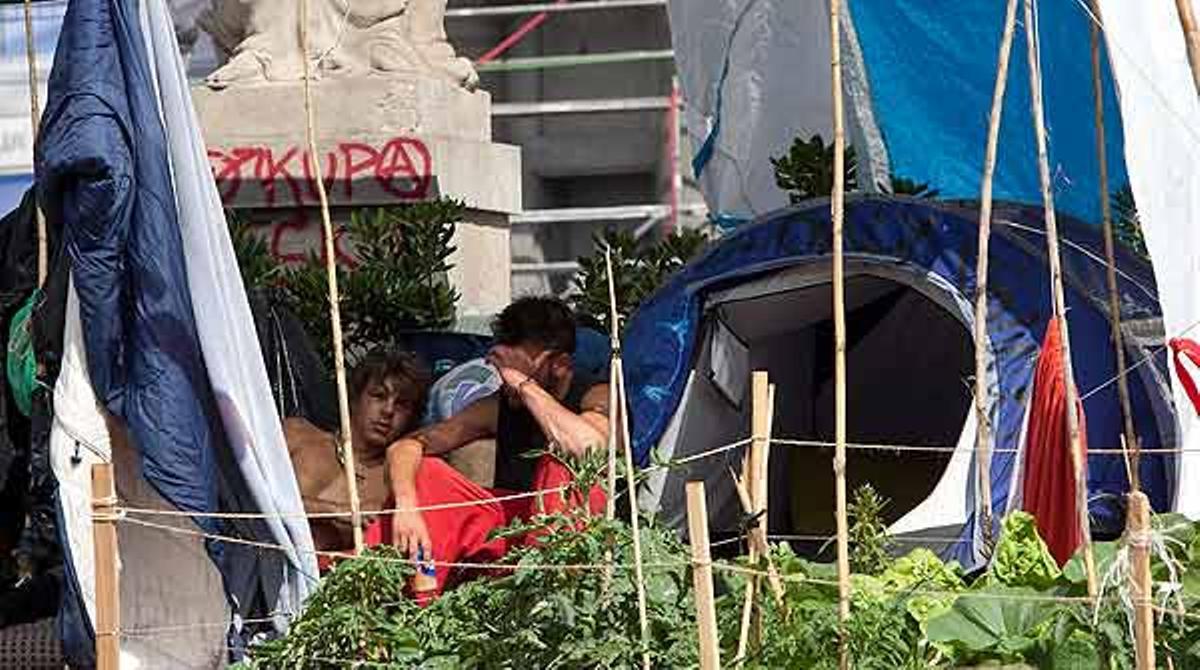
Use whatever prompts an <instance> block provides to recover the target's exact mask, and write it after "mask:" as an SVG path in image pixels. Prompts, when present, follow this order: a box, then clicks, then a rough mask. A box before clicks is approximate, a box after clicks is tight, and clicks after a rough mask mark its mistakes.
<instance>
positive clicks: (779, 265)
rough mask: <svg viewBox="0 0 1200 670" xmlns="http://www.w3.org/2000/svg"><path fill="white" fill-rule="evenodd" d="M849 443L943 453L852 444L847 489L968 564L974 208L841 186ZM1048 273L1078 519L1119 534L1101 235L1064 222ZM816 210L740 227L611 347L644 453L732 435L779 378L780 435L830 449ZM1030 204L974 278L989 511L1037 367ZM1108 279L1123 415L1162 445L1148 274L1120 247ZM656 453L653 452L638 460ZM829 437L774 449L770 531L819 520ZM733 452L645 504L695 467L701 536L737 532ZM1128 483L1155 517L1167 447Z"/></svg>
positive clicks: (813, 206)
mask: <svg viewBox="0 0 1200 670" xmlns="http://www.w3.org/2000/svg"><path fill="white" fill-rule="evenodd" d="M845 226H846V227H845V244H846V259H847V260H846V276H847V279H846V300H847V315H848V316H847V319H848V329H849V333H848V337H849V341H848V353H847V357H848V370H849V382H848V391H847V392H848V398H849V415H848V423H849V437H850V441H851V442H852V443H862V444H890V445H913V446H924V447H943V448H944V450H940V451H929V452H924V451H922V452H913V451H903V452H901V451H892V450H883V449H852V450H851V451H850V454H849V459H848V466H847V475H848V481H849V486H850V487H851V489H852V490H853V488H854V487H855V486H857V485H858V484H860V483H863V482H867V481H869V482H871V483H872V485H874V486H875V488H876V489H877V490H878V491H880V493H882V494H883V495H884V496H885V497H887V498H888V499H889V500H890V504H889V506H888V508H887V510H886V514H887V519H888V521H889V523H890V524H891V531H892V532H893V533H894V534H895V535H896V536H897V537H899V538H900V539H901V540H902V541H913V542H918V543H921V544H924V545H926V546H931V547H932V548H935V549H937V550H940V551H941V552H942V553H943V554H944V555H945V556H947V557H950V558H956V559H958V560H960V561H961V562H962V563H963V564H964V565H968V566H971V565H976V564H978V563H979V560H980V549H981V543H980V542H979V534H978V528H977V526H978V524H977V523H976V515H977V509H978V507H979V505H978V503H977V501H976V499H975V491H974V488H975V487H974V485H973V481H974V474H973V473H974V469H975V465H974V459H975V456H974V443H975V413H974V411H973V410H972V407H971V397H972V388H973V382H972V376H973V374H974V346H973V342H972V335H971V333H972V327H973V322H974V316H973V310H972V304H971V303H972V296H973V293H974V286H975V278H974V268H975V256H976V249H977V243H978V241H977V230H978V212H977V208H976V207H975V206H974V205H973V204H972V203H965V202H964V203H934V202H932V201H925V200H916V199H908V198H899V197H884V196H862V197H857V198H850V199H849V200H848V202H847V208H846V223H845ZM1060 226H1061V229H1062V230H1063V231H1064V232H1063V236H1064V238H1065V239H1064V240H1063V247H1062V248H1063V252H1062V253H1063V267H1064V273H1065V280H1066V287H1067V293H1068V295H1067V302H1068V308H1069V319H1070V325H1071V338H1072V349H1073V360H1074V363H1075V374H1076V380H1077V384H1078V386H1079V389H1080V393H1081V395H1082V397H1083V399H1084V411H1085V413H1086V419H1087V433H1088V435H1087V436H1088V444H1089V447H1090V448H1091V449H1093V450H1095V451H1097V452H1107V453H1092V454H1090V455H1089V458H1088V486H1089V491H1090V495H1089V500H1090V511H1091V513H1092V517H1093V521H1094V523H1095V524H1098V525H1099V526H1101V527H1102V528H1103V527H1119V523H1120V517H1121V515H1122V514H1121V504H1122V503H1121V497H1120V495H1119V494H1120V493H1122V492H1124V491H1125V490H1126V489H1127V486H1128V484H1127V474H1126V465H1125V459H1124V457H1123V456H1122V455H1121V454H1119V453H1113V450H1116V449H1119V447H1120V438H1119V436H1120V433H1121V410H1120V406H1119V403H1118V400H1117V397H1116V385H1115V384H1113V383H1112V379H1113V376H1114V374H1115V364H1114V359H1115V355H1114V352H1113V349H1112V345H1111V343H1110V336H1109V332H1110V331H1109V328H1110V325H1109V318H1108V308H1107V302H1106V301H1107V288H1106V284H1105V263H1104V255H1103V245H1102V241H1101V238H1100V235H1099V231H1098V230H1096V229H1095V228H1094V227H1089V226H1085V225H1083V224H1081V223H1080V222H1078V221H1076V220H1073V219H1070V218H1068V217H1062V218H1061V219H1060ZM830 230H831V227H830V222H829V206H828V203H827V202H826V201H813V202H811V203H809V204H806V205H803V206H801V207H799V208H792V209H786V210H781V211H779V212H776V213H774V214H770V215H767V216H765V217H762V218H760V219H759V220H758V221H757V222H755V223H754V224H751V225H747V226H744V227H741V228H739V229H737V230H736V231H735V232H733V233H732V234H730V235H728V236H726V237H724V238H723V239H721V240H720V241H719V242H718V243H716V244H715V245H714V247H713V248H712V249H710V250H709V251H708V252H707V253H706V254H705V255H703V256H702V257H700V258H699V259H697V260H695V261H693V262H692V263H690V264H689V265H688V266H686V267H685V268H684V269H683V270H682V271H680V272H679V273H678V274H677V275H676V276H674V277H673V278H672V279H671V281H669V282H668V284H667V285H666V286H665V287H663V288H662V289H661V290H660V291H658V292H657V293H656V294H655V295H654V296H653V297H652V298H651V299H650V300H648V301H646V302H645V303H644V304H643V305H642V307H641V308H640V309H639V311H638V312H637V313H636V315H635V316H634V317H633V318H632V320H631V321H630V323H629V326H628V330H627V334H626V337H625V342H624V354H625V365H626V370H627V374H628V383H629V393H630V403H631V406H632V411H631V417H632V419H633V422H632V423H633V436H632V441H633V445H634V450H635V454H636V456H637V458H638V459H639V461H640V462H641V463H642V464H643V465H646V464H649V463H650V462H651V461H652V460H659V459H661V460H670V459H678V458H680V457H683V456H687V455H689V454H696V453H699V452H702V451H705V450H708V449H713V448H717V447H720V446H721V445H724V444H728V443H733V442H736V441H738V440H739V439H741V438H744V437H746V435H747V434H748V431H749V418H750V417H749V415H750V403H749V398H748V385H749V384H748V381H749V372H750V371H751V370H755V369H765V370H768V371H769V372H770V375H771V381H772V382H773V383H774V384H776V385H777V397H776V405H775V413H774V416H775V420H774V436H775V437H776V438H784V439H792V440H799V441H808V442H814V443H829V442H831V441H832V439H833V400H832V392H833V368H832V352H833V345H832V322H831V319H832V316H831V314H832V296H831V288H832V287H831V283H830V282H831V270H830V268H831V256H830V254H829V250H830V247H831V240H830ZM1043 231H1044V227H1043V224H1042V212H1041V209H1040V207H1030V206H1020V205H1008V204H998V205H997V207H996V209H995V213H994V224H993V237H992V241H991V249H992V250H991V268H992V270H991V273H990V277H989V287H988V293H989V314H988V334H989V342H988V348H989V351H988V357H989V358H990V364H989V369H990V370H991V373H990V374H989V386H990V388H991V391H990V393H989V398H988V405H989V413H990V416H991V420H992V425H993V427H994V429H993V441H992V444H991V445H990V447H991V455H990V458H991V466H992V467H991V473H992V475H991V476H992V497H993V499H992V500H991V501H990V505H991V508H992V510H993V511H994V513H995V514H996V515H997V516H1002V515H1003V514H1005V513H1006V512H1007V511H1008V510H1011V509H1015V508H1019V505H1020V488H1021V487H1020V474H1021V463H1022V455H1023V454H1022V449H1023V447H1024V442H1025V439H1024V437H1025V436H1024V428H1025V425H1026V420H1027V410H1028V401H1029V398H1030V396H1031V393H1030V392H1031V390H1032V384H1033V372H1034V367H1035V364H1036V358H1037V354H1038V351H1039V347H1040V343H1041V341H1042V336H1043V334H1044V333H1045V329H1046V326H1047V323H1048V322H1049V320H1050V317H1051V305H1050V284H1049V276H1048V269H1047V262H1046V257H1045V236H1044V232H1043ZM1118 268H1119V277H1118V283H1119V288H1120V304H1121V311H1122V314H1121V316H1122V319H1123V325H1124V330H1125V333H1126V347H1127V349H1128V358H1129V361H1130V362H1131V363H1136V362H1138V361H1145V362H1146V364H1143V365H1139V366H1137V367H1136V371H1135V372H1133V373H1131V374H1130V376H1129V380H1130V388H1131V394H1132V402H1133V411H1134V414H1135V417H1134V418H1135V424H1136V427H1137V431H1138V434H1139V436H1140V437H1141V440H1142V446H1143V448H1145V449H1148V450H1149V449H1158V448H1167V447H1174V446H1175V445H1176V435H1177V432H1178V431H1177V427H1176V423H1175V418H1174V412H1173V409H1172V404H1171V399H1170V398H1171V396H1170V389H1169V386H1168V382H1167V379H1168V377H1167V368H1166V365H1167V361H1166V356H1165V354H1164V353H1163V352H1162V351H1161V350H1160V349H1158V348H1156V345H1157V343H1159V342H1161V326H1160V322H1159V318H1160V315H1161V312H1160V309H1159V305H1158V299H1157V296H1156V288H1155V283H1154V278H1153V272H1152V271H1151V268H1150V266H1149V264H1148V263H1147V262H1145V261H1144V260H1142V259H1141V258H1139V257H1137V256H1136V255H1134V254H1132V253H1131V252H1129V251H1128V250H1125V249H1119V250H1118ZM652 452H654V453H655V456H654V457H653V458H652ZM832 452H833V450H832V448H831V447H823V446H811V447H782V446H776V447H774V448H773V450H772V454H771V472H770V475H769V478H770V492H771V493H770V498H771V500H770V505H771V508H770V518H769V520H768V525H769V529H770V532H771V533H773V534H784V535H788V534H794V535H816V536H820V535H823V534H828V533H831V532H832V530H833V523H834V515H833V500H834V494H833V473H832ZM739 461H740V454H739V452H736V451H735V452H728V453H726V454H724V455H721V456H717V457H712V458H705V459H701V460H697V461H693V462H691V463H689V464H687V465H684V466H680V467H678V468H673V469H670V470H656V471H655V474H654V476H652V478H651V480H650V481H649V486H648V487H647V488H646V490H645V491H643V495H642V498H641V504H642V505H643V507H647V508H650V509H652V510H655V511H657V512H658V513H659V514H660V515H661V517H662V518H663V519H664V521H665V522H666V523H668V524H673V525H676V526H680V527H681V526H682V522H683V519H684V516H685V510H684V501H683V484H684V483H685V482H686V481H687V480H689V479H704V480H705V481H706V483H707V486H708V490H709V491H710V493H709V510H710V523H711V524H712V526H713V528H714V531H715V532H718V533H720V532H722V531H724V532H730V533H732V532H736V529H737V525H738V522H739V515H740V509H739V504H738V501H737V498H736V492H735V491H734V489H733V486H732V481H731V478H730V476H729V474H728V467H727V466H728V465H730V464H733V463H736V462H739ZM1140 470H1141V478H1142V486H1143V488H1144V489H1145V490H1146V492H1147V493H1148V494H1149V495H1150V497H1151V500H1152V502H1153V504H1154V506H1155V507H1156V508H1157V509H1167V508H1168V507H1170V505H1171V501H1172V499H1173V498H1172V496H1173V495H1174V491H1175V489H1176V486H1177V482H1175V481H1174V477H1175V474H1174V472H1175V468H1174V464H1173V462H1172V459H1171V457H1170V456H1168V455H1164V454H1161V453H1148V454H1145V455H1144V456H1143V458H1142V461H1141V466H1140Z"/></svg>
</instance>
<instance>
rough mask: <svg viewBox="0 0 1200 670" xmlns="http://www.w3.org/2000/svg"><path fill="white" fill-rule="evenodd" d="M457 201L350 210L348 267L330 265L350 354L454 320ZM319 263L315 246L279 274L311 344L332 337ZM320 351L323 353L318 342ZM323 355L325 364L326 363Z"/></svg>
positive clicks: (460, 211)
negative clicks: (452, 283) (450, 278)
mask: <svg viewBox="0 0 1200 670" xmlns="http://www.w3.org/2000/svg"><path fill="white" fill-rule="evenodd" d="M464 209H465V208H464V206H463V204H462V203H460V202H457V201H453V200H447V199H442V200H435V201H431V202H420V203H413V204H408V205H404V206H400V207H388V208H377V209H362V210H357V211H355V212H354V213H353V214H352V215H351V217H350V222H349V224H348V225H346V226H345V234H346V237H347V238H348V240H349V242H350V244H351V245H352V247H353V250H354V258H355V264H354V266H353V267H352V268H347V267H344V266H343V265H340V264H339V266H338V269H337V274H338V288H339V293H340V294H341V317H342V329H343V332H344V338H345V344H346V349H347V352H348V353H349V354H350V356H351V358H353V357H354V355H356V354H361V353H363V352H364V351H365V350H366V349H368V348H370V347H371V346H373V345H377V344H380V343H385V342H389V341H391V340H392V338H394V337H395V335H396V333H398V332H400V331H403V330H415V329H427V328H445V327H447V326H449V325H450V324H451V323H453V321H454V308H455V304H456V303H457V301H458V298H459V294H458V292H457V291H456V290H455V289H454V288H453V287H452V286H450V283H449V282H448V281H447V279H446V273H447V272H448V271H449V270H450V269H451V267H452V266H451V265H450V262H449V257H450V255H451V254H453V253H454V251H455V249H454V247H453V246H452V245H451V239H452V238H453V236H454V226H455V223H456V222H458V221H459V220H461V218H462V215H463V212H464ZM326 272H327V271H326V268H325V262H324V261H323V260H322V258H321V256H320V255H318V254H317V253H316V252H311V253H310V254H309V257H308V259H307V260H306V261H305V262H304V263H302V264H300V265H298V266H295V267H290V268H287V269H286V270H285V271H284V272H283V279H282V285H283V290H284V294H285V296H286V299H287V302H288V305H289V307H291V309H292V311H294V312H295V313H296V316H297V317H298V318H299V319H300V321H301V322H302V323H303V324H304V327H305V330H306V331H307V332H308V334H309V336H310V337H312V338H313V339H314V340H316V341H318V342H328V341H330V340H331V338H332V334H331V326H330V320H329V292H328V290H329V289H328V279H327V275H326ZM322 351H323V352H329V350H328V349H326V348H323V349H322ZM331 357H332V353H326V359H327V360H326V363H327V364H329V363H332V360H331Z"/></svg>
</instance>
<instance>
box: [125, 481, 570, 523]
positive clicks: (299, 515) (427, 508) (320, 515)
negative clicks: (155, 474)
mask: <svg viewBox="0 0 1200 670" xmlns="http://www.w3.org/2000/svg"><path fill="white" fill-rule="evenodd" d="M569 488H570V486H558V487H555V488H551V489H544V490H542V491H528V492H523V493H514V494H512V495H507V496H497V497H495V498H484V499H482V500H466V501H461V502H451V503H441V504H437V505H424V506H420V507H393V508H389V509H382V510H372V511H366V510H364V511H362V512H360V514H359V515H360V516H364V517H367V516H386V515H389V514H396V513H399V512H436V511H440V510H447V509H458V508H462V507H476V506H484V505H493V504H497V503H502V502H509V501H513V500H522V499H525V498H537V497H541V496H547V495H553V494H555V493H562V492H564V491H566V490H568V489H569ZM117 509H118V510H119V511H121V512H124V513H125V514H136V515H139V516H169V517H178V516H183V517H195V518H201V519H277V518H285V519H341V518H348V517H350V516H352V513H351V512H312V513H307V512H280V513H274V514H268V513H261V512H187V511H182V510H164V509H150V508H142V507H119V508H117Z"/></svg>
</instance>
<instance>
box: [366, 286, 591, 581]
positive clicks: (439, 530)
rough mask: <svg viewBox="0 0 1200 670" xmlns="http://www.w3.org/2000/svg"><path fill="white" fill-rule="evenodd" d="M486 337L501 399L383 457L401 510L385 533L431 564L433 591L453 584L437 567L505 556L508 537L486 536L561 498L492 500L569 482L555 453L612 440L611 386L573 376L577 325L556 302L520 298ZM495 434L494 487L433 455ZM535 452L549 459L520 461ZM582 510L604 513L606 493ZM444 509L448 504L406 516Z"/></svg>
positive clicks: (403, 442) (481, 405) (555, 504)
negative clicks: (492, 342) (491, 343)
mask: <svg viewBox="0 0 1200 670" xmlns="http://www.w3.org/2000/svg"><path fill="white" fill-rule="evenodd" d="M492 330H493V332H494V333H495V337H496V339H495V346H494V347H493V349H492V351H491V354H490V355H489V356H488V361H489V362H490V363H491V364H492V365H493V366H495V368H496V369H497V371H498V372H499V373H500V377H501V379H502V380H503V382H504V386H503V388H502V389H501V391H500V393H498V394H496V395H493V396H490V397H487V398H484V399H482V400H479V401H476V402H475V403H473V404H471V405H470V406H468V407H467V408H466V409H465V410H463V411H462V412H460V413H459V414H457V415H455V416H453V417H451V418H449V419H447V420H445V421H442V422H441V423H437V424H434V425H431V426H428V427H426V428H424V429H422V430H420V431H418V432H416V433H413V434H412V435H409V436H407V437H405V438H403V439H401V440H399V441H397V442H396V443H395V444H393V445H392V446H391V447H390V448H389V449H388V453H387V460H388V475H389V479H390V485H391V492H392V494H393V496H394V498H395V504H396V507H397V508H399V509H398V511H397V512H395V513H394V514H393V516H392V518H391V520H390V521H391V523H390V525H391V528H390V529H387V528H385V529H384V536H385V537H386V536H388V535H389V534H390V535H391V537H392V541H393V543H394V544H395V545H396V546H397V547H398V548H399V549H400V550H401V551H403V552H405V553H407V554H408V555H409V556H410V557H411V558H413V559H415V560H424V561H436V562H437V566H438V567H436V568H435V571H434V574H435V578H436V588H435V589H434V592H435V593H436V592H440V591H441V589H443V588H444V587H445V585H446V583H447V581H448V580H449V579H450V578H451V577H452V574H451V571H450V570H449V569H447V568H446V567H444V565H443V564H445V563H456V562H487V561H491V560H495V559H497V558H499V557H500V556H503V555H504V553H505V552H506V551H507V549H508V546H509V543H510V542H512V541H513V540H508V539H494V540H492V539H489V535H490V534H491V531H492V530H494V529H496V528H500V527H503V526H506V525H508V524H509V523H511V522H512V521H513V520H514V519H517V518H521V519H524V518H528V517H529V516H531V515H532V514H533V513H534V512H535V510H537V511H545V512H553V511H555V510H556V509H561V508H562V506H563V504H564V503H563V497H562V496H559V495H547V496H544V499H543V500H541V502H540V503H539V502H538V501H537V500H536V498H535V497H532V496H531V497H525V498H520V499H510V500H503V501H495V500H494V499H495V498H500V497H505V496H509V495H511V494H513V493H519V492H533V491H544V490H551V489H555V488H558V487H561V486H563V485H565V484H568V483H570V481H571V474H570V471H569V470H568V469H567V467H566V466H565V465H564V464H563V463H562V462H561V461H560V460H559V459H558V458H556V455H575V456H578V455H582V454H584V453H586V452H588V451H590V450H594V449H603V448H605V446H606V445H607V443H608V384H607V382H606V381H604V380H597V379H591V378H587V377H586V376H585V375H583V374H579V373H576V372H575V370H574V369H573V367H574V366H573V364H572V356H573V355H574V353H575V318H574V315H573V314H572V313H571V310H570V309H569V308H567V306H566V305H564V304H563V303H562V302H561V301H560V300H557V299H555V298H546V297H530V298H522V299H520V300H517V301H516V302H514V303H513V304H512V305H509V306H508V307H507V308H505V310H504V311H503V312H501V313H500V316H499V317H497V318H496V320H495V321H494V322H493V324H492ZM493 437H494V438H495V440H496V481H495V488H494V489H491V490H488V489H484V488H482V487H480V486H478V485H476V484H475V483H473V482H471V481H470V480H468V479H467V478H466V477H464V476H463V475H461V474H459V473H458V472H457V471H455V470H454V469H453V468H451V467H450V466H449V465H447V464H446V463H445V461H443V460H442V459H441V458H439V457H440V456H443V455H445V454H446V453H448V452H451V451H453V450H455V449H458V448H459V447H462V446H464V445H466V444H469V443H471V442H474V441H475V440H479V439H484V438H493ZM531 451H533V452H537V451H547V452H549V453H548V454H546V455H543V456H541V457H540V458H538V459H537V460H533V459H529V458H525V457H524V455H525V454H527V453H528V452H531ZM472 502H479V503H480V504H476V505H472V504H470V503H472ZM573 502H575V503H578V502H581V501H573ZM462 503H466V504H462ZM587 504H588V508H589V509H590V510H591V512H592V513H600V512H601V511H602V510H603V508H604V494H603V491H602V490H600V489H599V488H598V487H597V488H595V489H593V490H592V491H591V492H590V494H589V496H588V501H587ZM444 505H452V506H450V507H444V508H442V509H436V510H428V511H424V512H415V511H411V510H412V508H416V507H430V506H444ZM539 505H540V506H539ZM389 531H390V532H389Z"/></svg>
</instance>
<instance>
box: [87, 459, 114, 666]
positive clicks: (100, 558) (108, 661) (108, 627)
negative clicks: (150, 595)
mask: <svg viewBox="0 0 1200 670" xmlns="http://www.w3.org/2000/svg"><path fill="white" fill-rule="evenodd" d="M116 506H117V490H116V486H115V482H114V480H113V467H112V463H97V464H95V465H93V466H92V538H93V544H94V553H95V561H96V626H95V631H96V667H97V668H98V670H119V669H120V665H121V633H120V630H121V590H120V581H119V580H120V577H119V574H118V572H117V523H116Z"/></svg>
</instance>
